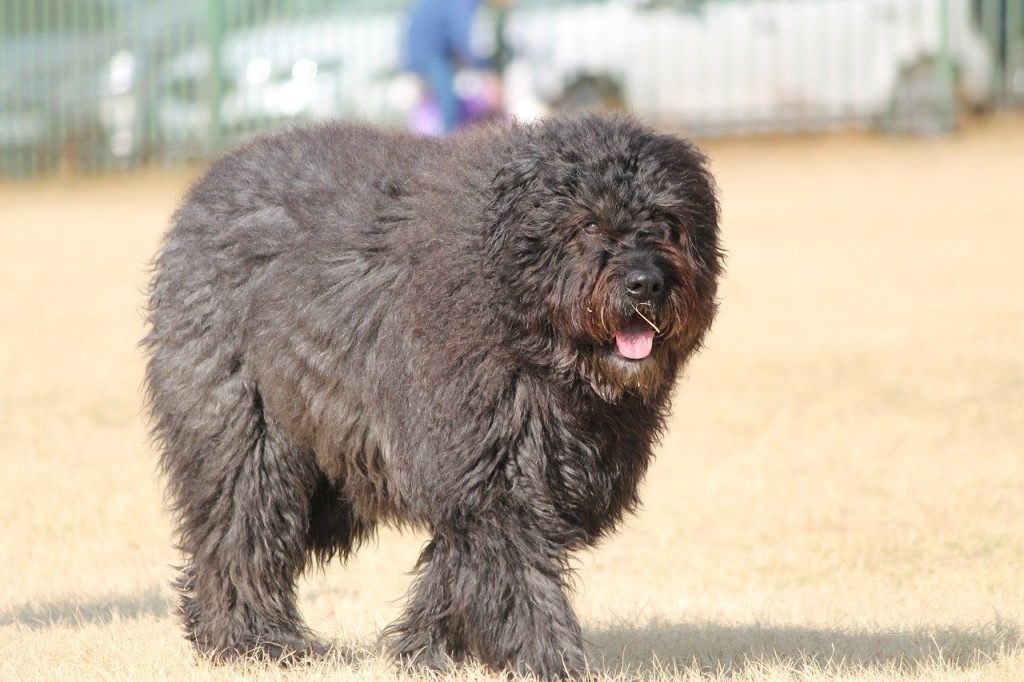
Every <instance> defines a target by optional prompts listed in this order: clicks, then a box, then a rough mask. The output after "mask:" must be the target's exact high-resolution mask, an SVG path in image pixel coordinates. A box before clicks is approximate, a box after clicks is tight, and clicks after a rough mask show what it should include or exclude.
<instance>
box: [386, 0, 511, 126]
mask: <svg viewBox="0 0 1024 682" xmlns="http://www.w3.org/2000/svg"><path fill="white" fill-rule="evenodd" d="M480 4H481V2H480V0H417V1H416V2H415V3H414V4H413V6H412V8H411V9H410V11H409V16H408V24H407V26H406V33H405V45H404V59H405V67H406V68H407V69H408V70H409V71H411V72H413V73H415V74H416V75H417V76H419V77H420V80H421V82H422V84H423V85H424V86H425V88H426V91H427V93H428V94H429V97H430V98H432V102H431V103H432V104H433V105H434V107H436V112H435V113H434V116H436V118H438V119H439V120H438V121H430V120H429V119H430V118H431V113H430V112H424V109H425V108H426V107H428V106H429V104H430V103H428V102H421V104H420V106H419V107H417V111H416V112H414V116H413V121H412V126H413V127H414V128H416V129H418V130H419V131H420V132H428V133H436V134H448V133H450V132H452V131H453V130H455V129H456V128H457V127H458V126H459V125H460V124H463V123H468V122H470V121H472V120H476V119H478V118H484V117H486V116H488V115H491V114H494V113H496V112H498V111H500V110H501V87H500V80H499V78H498V76H497V74H496V73H495V72H494V71H493V67H492V65H491V64H490V63H489V60H488V59H486V58H485V57H483V56H481V55H479V54H477V52H476V51H475V50H474V49H473V40H472V34H473V19H474V15H475V14H476V12H477V10H478V9H479V7H480ZM466 68H468V69H473V70H476V71H478V72H480V74H481V75H482V78H481V79H480V80H479V83H478V86H479V87H478V88H477V90H478V92H477V94H476V96H475V97H473V98H472V99H470V100H468V101H463V100H462V99H461V98H460V96H459V94H458V93H457V91H456V84H455V81H456V74H457V73H458V72H459V70H460V69H466Z"/></svg>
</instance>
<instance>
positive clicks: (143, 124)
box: [0, 0, 1024, 177]
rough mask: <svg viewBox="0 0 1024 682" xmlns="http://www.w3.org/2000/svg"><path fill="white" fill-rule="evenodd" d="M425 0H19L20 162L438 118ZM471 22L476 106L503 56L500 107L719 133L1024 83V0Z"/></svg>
mask: <svg viewBox="0 0 1024 682" xmlns="http://www.w3.org/2000/svg"><path fill="white" fill-rule="evenodd" d="M411 4H412V3H411V2H409V1H408V0H0V174H3V175H7V176H18V177H24V176H35V175H39V174H45V173H48V172H51V171H53V170H54V169H56V168H66V169H68V170H69V171H71V172H74V173H79V172H81V173H88V172H94V171H102V170H107V169H113V168H128V167H134V166H139V165H141V164H147V163H157V164H169V163H178V162H181V161H186V160H192V159H201V158H205V157H209V156H210V155H212V154H215V153H216V152H217V151H218V150H220V149H222V148H223V147H224V146H225V145H230V144H232V143H233V142H235V141H237V140H238V139H240V138H243V137H245V136H246V135H250V134H252V133H254V132H257V131H261V130H265V129H268V128H272V127H274V126H279V125H282V124H286V123H290V122H294V121H296V120H299V119H320V118H344V119H360V120H368V121H373V122H376V123H386V124H390V125H395V126H411V127H413V128H414V129H420V130H422V131H424V132H429V131H430V130H431V129H432V127H436V124H434V123H432V122H431V121H430V114H429V105H424V102H423V95H422V90H423V88H422V87H420V85H419V82H418V79H417V78H416V77H415V76H413V75H412V74H411V73H410V72H408V71H407V70H406V69H405V68H404V66H405V65H406V64H405V61H406V60H405V59H404V58H403V54H404V52H405V46H404V43H405V41H406V31H407V22H408V15H409V9H410V5H411ZM470 33H471V35H470V38H469V39H470V42H471V45H472V50H473V51H474V53H475V54H476V56H477V57H478V58H479V59H478V60H477V61H472V60H465V63H463V64H455V67H456V68H457V69H458V71H459V73H458V75H457V76H456V78H455V89H456V91H457V93H458V95H459V97H460V98H461V99H462V101H463V103H464V105H468V106H464V108H463V112H464V114H463V120H466V119H468V118H472V116H473V113H472V110H473V103H474V100H475V99H480V97H481V95H480V93H479V88H480V84H481V82H483V81H482V79H481V78H479V77H478V74H479V73H480V71H481V70H488V71H491V72H493V73H494V74H497V79H498V82H499V83H500V84H501V99H500V103H499V102H495V101H492V100H487V102H486V106H484V107H483V109H485V110H486V112H485V113H487V114H490V115H494V114H500V115H505V116H510V117H516V118H519V119H521V120H529V119H532V118H534V117H536V116H538V115H542V114H545V113H548V112H550V111H552V110H559V109H561V110H565V109H581V108H592V107H603V108H609V109H618V110H628V111H631V112H634V113H636V114H637V115H639V116H641V117H642V118H644V119H646V120H648V121H650V122H654V123H658V124H662V125H666V126H670V127H671V128H673V129H676V130H682V131H685V132H687V133H690V134H694V135H700V136H711V135H723V134H737V133H750V132H804V131H817V130H822V129H832V128H837V127H850V126H858V127H868V128H872V129H877V130H882V131H894V132H910V133H936V132H944V131H950V130H952V129H953V128H954V127H955V125H956V122H957V117H958V114H960V113H962V112H985V111H989V110H991V109H992V108H994V107H1002V106H1012V105H1013V104H1015V103H1020V102H1022V101H1024V3H1022V2H1020V1H1019V0H519V1H518V2H516V1H513V0H502V1H500V2H490V3H487V2H484V3H481V5H480V7H479V10H478V11H476V12H475V13H474V16H473V18H472V27H471V31H470ZM460 66H468V67H471V68H458V67H460ZM425 106H426V108H424V107H425ZM466 112H469V113H466Z"/></svg>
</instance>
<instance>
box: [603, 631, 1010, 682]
mask: <svg viewBox="0 0 1024 682" xmlns="http://www.w3.org/2000/svg"><path fill="white" fill-rule="evenodd" d="M584 637H585V639H586V640H587V643H588V653H589V656H590V658H591V660H592V661H593V662H594V663H595V664H597V666H598V667H599V668H600V669H601V670H603V671H605V672H607V673H613V674H619V675H621V674H625V675H627V676H628V675H629V674H630V673H632V674H636V675H640V676H643V675H644V674H645V673H656V672H661V673H664V672H665V671H669V672H672V671H676V672H688V673H703V674H707V675H711V676H715V677H717V676H724V677H728V676H731V675H736V674H740V673H743V672H745V671H748V672H749V671H751V670H756V669H759V668H760V669H766V668H770V669H772V670H776V671H777V670H778V669H779V668H780V667H781V668H782V669H783V670H787V671H790V672H800V671H822V670H825V671H839V670H865V669H874V670H902V671H918V670H936V671H941V670H951V669H967V668H971V667H975V666H978V665H982V664H984V663H985V662H988V661H992V660H995V659H997V658H999V657H1001V656H1003V655H1006V654H1010V653H1014V652H1024V632H1022V630H1021V629H1020V626H1019V625H1017V624H1015V623H1008V622H1004V621H995V622H992V623H989V624H987V625H984V626H979V627H977V628H954V627H936V628H933V629H932V628H923V627H922V628H920V629H910V630H868V629H865V630H840V629H819V628H812V627H803V626H797V625H792V626H790V625H776V624H763V625H761V624H749V625H723V624H720V623H707V622H704V623H700V622H698V623H663V622H657V621H655V622H651V623H649V624H647V625H643V626H630V625H626V626H611V627H607V628H601V629H592V630H588V631H586V632H585V633H584Z"/></svg>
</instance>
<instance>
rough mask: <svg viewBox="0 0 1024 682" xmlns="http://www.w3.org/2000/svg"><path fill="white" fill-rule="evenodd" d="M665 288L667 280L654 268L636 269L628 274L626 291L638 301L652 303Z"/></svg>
mask: <svg viewBox="0 0 1024 682" xmlns="http://www.w3.org/2000/svg"><path fill="white" fill-rule="evenodd" d="M664 287H665V278H664V277H662V276H661V273H660V272H659V271H658V270H657V269H656V268H653V267H647V268H635V269H633V270H630V271H629V272H627V273H626V291H627V292H628V293H629V295H630V297H631V298H633V299H635V300H637V301H641V302H643V301H650V300H652V299H654V298H656V297H657V296H658V294H660V293H661V290H662V289H663V288H664Z"/></svg>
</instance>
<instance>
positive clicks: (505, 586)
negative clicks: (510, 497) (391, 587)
mask: <svg viewBox="0 0 1024 682" xmlns="http://www.w3.org/2000/svg"><path fill="white" fill-rule="evenodd" d="M419 570H420V574H419V576H418V578H417V581H416V584H415V586H414V588H413V593H412V596H411V598H410V600H409V604H408V606H407V608H406V612H405V615H404V617H403V618H402V620H400V621H399V622H398V623H395V624H394V625H392V626H391V627H390V628H389V629H388V634H390V635H392V637H393V638H392V641H391V643H390V646H391V651H392V653H393V654H394V655H396V656H397V657H399V658H400V659H402V660H405V661H407V662H409V663H412V664H414V665H423V666H426V667H434V668H438V667H441V668H443V667H446V666H447V665H448V664H449V663H450V662H451V661H457V660H459V659H461V658H462V657H463V656H464V655H465V654H472V655H473V656H475V657H477V658H479V659H480V660H481V661H483V662H484V663H486V664H487V665H489V666H491V667H493V668H495V669H498V670H501V669H508V670H512V671H515V672H517V673H520V674H532V675H536V676H538V677H541V678H544V679H550V678H560V677H566V676H572V675H575V674H579V673H582V672H584V671H585V669H586V661H585V659H584V654H583V645H582V638H581V635H580V626H579V623H578V621H577V619H576V615H575V614H574V613H573V610H572V607H571V606H570V604H569V600H568V598H567V596H566V584H565V573H566V566H565V554H564V552H563V551H562V550H561V549H560V548H558V547H556V546H554V545H552V544H551V543H549V542H548V541H547V540H546V539H545V538H544V537H543V536H542V535H541V534H540V533H539V532H537V531H536V530H535V529H533V528H531V527H530V524H529V522H528V521H524V518H523V515H520V514H516V513H515V512H514V511H512V510H506V513H503V514H500V515H495V516H494V517H491V518H490V519H489V520H488V519H479V518H477V519H474V520H473V521H471V522H469V523H468V524H460V526H458V527H456V526H452V527H447V528H441V529H436V532H435V536H434V539H433V541H432V542H431V543H430V544H429V545H428V546H427V548H426V549H425V550H424V551H423V554H422V555H421V557H420V563H419Z"/></svg>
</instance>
